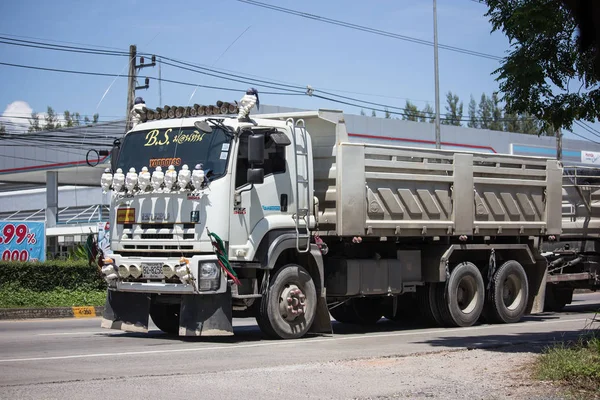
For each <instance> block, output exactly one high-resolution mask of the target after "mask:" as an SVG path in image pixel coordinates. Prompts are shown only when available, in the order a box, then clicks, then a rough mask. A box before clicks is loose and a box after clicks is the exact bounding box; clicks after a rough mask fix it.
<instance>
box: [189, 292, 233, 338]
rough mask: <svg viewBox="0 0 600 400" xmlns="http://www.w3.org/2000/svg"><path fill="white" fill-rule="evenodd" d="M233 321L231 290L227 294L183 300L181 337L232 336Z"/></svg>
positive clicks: (199, 296)
mask: <svg viewBox="0 0 600 400" xmlns="http://www.w3.org/2000/svg"><path fill="white" fill-rule="evenodd" d="M231 321H232V306H231V288H227V291H226V292H225V293H220V294H210V295H197V294H185V295H183V296H182V298H181V312H180V314H179V336H232V335H233V326H232V324H231Z"/></svg>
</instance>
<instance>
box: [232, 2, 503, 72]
mask: <svg viewBox="0 0 600 400" xmlns="http://www.w3.org/2000/svg"><path fill="white" fill-rule="evenodd" d="M237 1H238V2H240V3H246V4H249V5H252V6H256V7H262V8H266V9H270V10H273V11H278V12H281V13H285V14H290V15H295V16H298V17H302V18H306V19H311V20H314V21H318V22H323V23H327V24H331V25H337V26H342V27H345V28H349V29H354V30H357V31H361V32H367V33H372V34H375V35H379V36H385V37H389V38H392V39H398V40H404V41H407V42H411V43H416V44H421V45H426V46H434V43H433V42H431V41H429V40H424V39H418V38H415V37H412V36H406V35H399V34H397V33H392V32H388V31H383V30H380V29H375V28H370V27H367V26H362V25H357V24H353V23H350V22H344V21H340V20H336V19H332V18H327V17H322V16H319V15H316V14H310V13H305V12H302V11H297V10H292V9H289V8H284V7H279V6H275V5H272V4H266V3H261V2H259V1H255V0H237ZM438 48H440V49H443V50H448V51H453V52H456V53H461V54H467V55H471V56H476V57H481V58H486V59H490V60H494V61H500V60H502V59H503V58H502V57H499V56H495V55H492V54H486V53H482V52H479V51H474V50H468V49H464V48H461V47H456V46H449V45H444V44H438Z"/></svg>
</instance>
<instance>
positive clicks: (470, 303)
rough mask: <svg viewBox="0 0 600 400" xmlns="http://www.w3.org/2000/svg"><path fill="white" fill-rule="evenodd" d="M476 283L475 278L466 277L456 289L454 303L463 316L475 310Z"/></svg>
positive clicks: (476, 298)
mask: <svg viewBox="0 0 600 400" xmlns="http://www.w3.org/2000/svg"><path fill="white" fill-rule="evenodd" d="M477 294H478V291H477V282H476V281H475V277H473V276H471V275H467V276H465V277H463V278H462V279H461V280H460V282H458V286H457V288H456V302H457V303H458V308H459V309H460V311H461V312H463V313H464V314H470V313H472V312H473V310H475V308H476V307H477V303H478V296H477Z"/></svg>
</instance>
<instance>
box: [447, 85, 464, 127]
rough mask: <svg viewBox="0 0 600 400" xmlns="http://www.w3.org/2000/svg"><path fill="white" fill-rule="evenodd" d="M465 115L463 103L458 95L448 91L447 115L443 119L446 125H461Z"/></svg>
mask: <svg viewBox="0 0 600 400" xmlns="http://www.w3.org/2000/svg"><path fill="white" fill-rule="evenodd" d="M462 116H463V103H462V101H461V102H459V99H458V95H456V94H452V92H448V93H447V94H446V117H445V118H444V120H443V121H442V123H443V124H445V125H455V126H461V123H460V122H461V120H462Z"/></svg>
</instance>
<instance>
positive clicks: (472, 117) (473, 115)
mask: <svg viewBox="0 0 600 400" xmlns="http://www.w3.org/2000/svg"><path fill="white" fill-rule="evenodd" d="M467 126H468V127H469V128H479V121H478V120H477V102H476V101H475V99H474V98H473V95H471V100H470V101H469V122H467Z"/></svg>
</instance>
